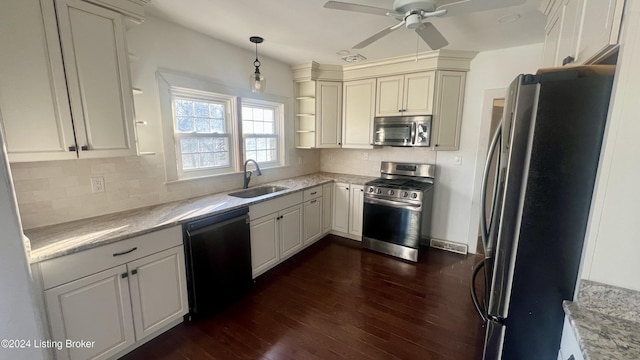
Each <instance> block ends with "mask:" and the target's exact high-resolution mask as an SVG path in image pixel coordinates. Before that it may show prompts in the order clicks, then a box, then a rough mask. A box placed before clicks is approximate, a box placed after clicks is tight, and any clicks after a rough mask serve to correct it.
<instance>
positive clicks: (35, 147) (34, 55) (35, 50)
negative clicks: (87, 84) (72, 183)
mask: <svg viewBox="0 0 640 360" xmlns="http://www.w3.org/2000/svg"><path fill="white" fill-rule="evenodd" d="M57 32H58V30H57V24H56V19H55V10H54V6H53V2H51V1H46V0H44V1H42V3H40V1H39V0H3V1H0V47H1V48H2V51H0V79H1V80H0V120H1V124H2V127H3V129H4V135H5V139H6V144H7V152H8V154H9V161H11V162H16V161H42V160H64V159H75V158H77V155H76V152H75V151H69V147H73V146H75V140H74V135H73V124H72V122H71V112H70V110H69V98H68V96H67V85H66V83H65V77H64V67H63V65H62V54H61V53H60V42H59V40H58V35H57Z"/></svg>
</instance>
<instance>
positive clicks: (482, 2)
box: [324, 0, 526, 50]
mask: <svg viewBox="0 0 640 360" xmlns="http://www.w3.org/2000/svg"><path fill="white" fill-rule="evenodd" d="M525 1H526V0H461V1H457V2H448V1H445V2H444V4H442V5H440V6H438V3H439V1H438V0H395V1H394V2H393V9H383V8H378V7H374V6H367V5H360V4H353V3H346V2H341V1H327V2H326V3H325V4H324V7H325V8H327V9H335V10H346V11H355V12H360V13H365V14H373V15H383V16H392V17H394V18H396V20H398V21H399V23H398V24H395V25H392V26H388V27H385V28H384V29H382V30H380V31H379V32H377V33H376V34H374V35H372V36H370V37H369V38H367V39H365V40H364V41H361V42H360V43H358V44H356V45H355V46H354V47H353V49H362V48H364V47H366V46H368V45H369V44H371V43H373V42H375V41H377V40H379V39H381V38H382V37H384V36H386V35H388V34H390V33H392V32H393V31H395V30H397V29H399V28H401V27H402V26H403V25H404V26H405V27H406V28H407V29H410V30H414V31H415V32H416V33H417V34H418V35H419V36H420V38H422V40H423V41H424V42H425V43H426V44H427V45H428V46H429V47H430V48H431V49H432V50H438V49H440V48H443V47H445V46H447V45H449V42H448V41H447V39H445V37H444V36H442V34H441V33H440V31H438V29H436V27H435V26H434V25H433V24H432V23H430V22H429V21H428V19H429V18H431V17H448V16H457V15H464V14H469V13H472V12H478V11H485V10H492V9H498V8H503V7H508V6H515V5H521V4H523V3H524V2H525ZM440 3H442V2H440ZM516 20H517V19H516Z"/></svg>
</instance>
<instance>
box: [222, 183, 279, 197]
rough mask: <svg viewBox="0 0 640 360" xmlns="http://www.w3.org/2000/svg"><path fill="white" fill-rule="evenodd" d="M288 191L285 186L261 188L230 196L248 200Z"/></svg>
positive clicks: (234, 193) (238, 192)
mask: <svg viewBox="0 0 640 360" xmlns="http://www.w3.org/2000/svg"><path fill="white" fill-rule="evenodd" d="M287 189H289V188H287V187H284V186H260V187H256V188H252V189H246V190H242V191H236V192H233V193H230V194H229V196H235V197H239V198H244V199H248V198H254V197H258V196H262V195H267V194H271V193H274V192H278V191H283V190H287Z"/></svg>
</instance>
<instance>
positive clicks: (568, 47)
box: [556, 0, 584, 66]
mask: <svg viewBox="0 0 640 360" xmlns="http://www.w3.org/2000/svg"><path fill="white" fill-rule="evenodd" d="M583 5H584V0H564V4H562V7H561V10H560V11H561V12H562V30H561V34H560V38H559V40H558V55H557V56H556V61H557V65H563V66H564V65H569V64H573V63H580V62H581V60H582V59H578V55H577V53H578V46H579V43H580V22H581V20H582V7H583Z"/></svg>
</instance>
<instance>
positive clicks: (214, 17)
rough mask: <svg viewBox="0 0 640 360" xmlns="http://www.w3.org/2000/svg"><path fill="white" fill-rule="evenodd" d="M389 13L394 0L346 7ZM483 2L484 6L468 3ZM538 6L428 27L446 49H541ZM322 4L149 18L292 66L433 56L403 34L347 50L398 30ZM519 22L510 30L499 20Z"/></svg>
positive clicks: (197, 7) (220, 1) (261, 1)
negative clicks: (514, 17) (345, 56)
mask: <svg viewBox="0 0 640 360" xmlns="http://www.w3.org/2000/svg"><path fill="white" fill-rule="evenodd" d="M343 1H345V2H346V1H350V2H354V3H358V4H362V5H369V6H376V7H381V8H388V9H391V8H392V5H393V0H343ZM473 1H483V0H473ZM539 1H540V0H527V1H526V2H525V3H524V4H523V5H520V6H513V7H509V8H502V9H497V10H490V11H483V12H476V13H473V14H468V15H464V16H455V17H447V18H433V19H432V20H431V22H432V23H433V24H434V25H435V26H436V27H437V28H438V29H439V30H440V32H441V33H442V34H443V35H444V36H445V37H446V38H447V40H448V41H449V46H448V47H447V49H455V50H475V51H483V50H491V49H499V48H505V47H512V46H518V45H525V44H533V43H540V42H543V41H544V24H545V17H544V15H543V14H542V13H540V12H539V11H538V10H537V7H538V3H539ZM325 2H326V0H269V1H267V0H179V1H176V0H152V1H151V3H150V5H149V8H148V13H150V14H151V15H155V16H157V17H160V18H163V19H166V20H169V21H172V22H175V23H178V24H180V25H182V26H184V27H187V28H190V29H193V30H195V31H197V32H200V33H203V34H206V35H209V36H211V37H213V38H216V39H219V40H222V41H224V42H227V43H230V44H233V45H236V46H238V47H241V48H245V49H247V50H251V51H254V50H255V47H254V45H253V44H252V43H250V42H249V37H250V36H253V35H257V36H262V37H263V38H264V39H265V41H264V43H262V44H261V45H258V53H259V54H263V55H265V56H268V57H271V58H273V59H277V60H280V61H283V62H285V63H287V64H290V65H297V64H303V63H307V62H309V61H311V60H313V61H317V62H319V63H322V64H345V62H344V61H343V60H341V59H340V56H338V55H337V54H336V52H337V51H339V50H343V49H345V50H349V51H350V52H351V54H356V53H359V54H362V55H364V56H365V57H366V58H367V59H369V60H377V59H383V58H388V57H393V56H401V55H409V54H414V53H416V46H417V50H418V51H420V52H423V51H428V50H430V49H429V47H428V46H427V45H426V44H425V43H424V42H422V40H420V41H418V35H417V34H415V33H414V32H413V31H411V30H409V29H406V28H402V29H399V30H397V31H395V32H394V33H392V34H390V35H387V36H386V37H384V38H382V39H381V40H378V41H376V42H375V43H373V44H371V45H369V46H367V47H366V48H364V49H361V50H351V47H352V46H353V45H355V44H357V43H359V42H360V41H362V40H364V39H366V38H367V37H369V36H371V35H373V34H374V33H376V32H378V31H379V30H381V29H382V28H384V27H386V26H389V25H392V24H394V23H395V22H396V20H395V19H393V18H392V17H385V16H379V15H370V14H360V13H355V12H351V11H340V10H332V9H325V8H323V5H324V3H325ZM509 14H518V15H520V19H519V20H518V21H515V22H513V23H499V22H498V21H497V19H498V18H500V17H502V16H505V15H509Z"/></svg>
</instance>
